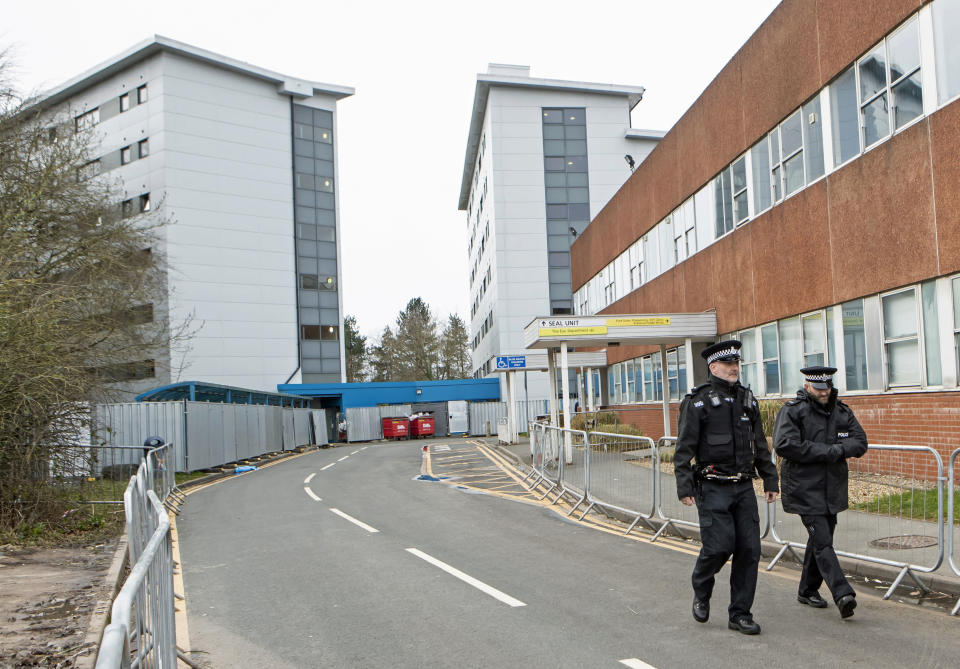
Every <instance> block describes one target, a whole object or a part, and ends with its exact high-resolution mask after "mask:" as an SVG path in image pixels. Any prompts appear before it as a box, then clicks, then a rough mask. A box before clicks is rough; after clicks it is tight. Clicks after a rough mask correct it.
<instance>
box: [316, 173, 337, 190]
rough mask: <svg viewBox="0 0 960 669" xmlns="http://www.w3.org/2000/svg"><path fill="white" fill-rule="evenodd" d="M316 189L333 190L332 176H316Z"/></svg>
mask: <svg viewBox="0 0 960 669" xmlns="http://www.w3.org/2000/svg"><path fill="white" fill-rule="evenodd" d="M317 190H319V191H323V192H324V193H332V192H333V177H318V178H317Z"/></svg>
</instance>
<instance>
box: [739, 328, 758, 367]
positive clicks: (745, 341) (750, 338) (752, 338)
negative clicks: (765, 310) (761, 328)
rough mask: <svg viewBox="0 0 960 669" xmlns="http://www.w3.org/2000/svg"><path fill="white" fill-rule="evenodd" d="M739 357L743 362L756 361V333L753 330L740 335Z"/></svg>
mask: <svg viewBox="0 0 960 669" xmlns="http://www.w3.org/2000/svg"><path fill="white" fill-rule="evenodd" d="M740 344H741V348H740V355H741V356H742V358H743V362H754V361H756V359H757V333H756V332H755V331H754V330H744V331H743V332H741V333H740Z"/></svg>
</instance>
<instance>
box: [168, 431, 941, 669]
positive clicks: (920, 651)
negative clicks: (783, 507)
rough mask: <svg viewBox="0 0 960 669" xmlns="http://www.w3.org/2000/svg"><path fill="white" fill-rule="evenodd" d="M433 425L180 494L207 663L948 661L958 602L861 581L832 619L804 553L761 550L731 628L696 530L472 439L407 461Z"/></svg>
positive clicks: (194, 613) (194, 628)
mask: <svg viewBox="0 0 960 669" xmlns="http://www.w3.org/2000/svg"><path fill="white" fill-rule="evenodd" d="M425 443H427V442H423V441H420V442H417V441H407V442H396V443H377V444H371V445H369V446H367V447H366V448H363V447H362V446H345V447H340V448H335V449H328V450H322V451H316V452H311V453H308V454H306V455H303V456H300V457H297V458H293V459H290V460H286V461H283V462H280V463H277V464H275V465H273V466H270V467H266V468H263V469H260V470H258V471H255V472H251V473H249V474H244V475H242V476H237V477H233V478H231V479H228V480H224V481H222V482H219V483H216V484H214V485H210V486H208V487H206V488H203V489H200V490H197V491H195V492H193V493H192V494H190V495H189V497H188V499H187V502H186V504H185V506H184V509H183V512H182V514H181V515H180V517H179V519H178V532H179V541H180V555H181V564H182V571H183V577H184V588H185V592H184V594H185V596H186V607H187V617H188V623H189V624H188V629H189V636H190V645H191V649H192V650H194V651H202V652H201V653H195V654H193V655H192V657H193V658H194V659H195V660H199V661H201V662H205V663H207V665H208V666H211V667H217V668H223V667H271V668H282V667H364V668H368V667H392V668H402V667H411V668H412V667H417V668H420V667H454V666H455V667H551V668H552V667H623V666H634V667H645V666H651V667H656V668H658V669H667V668H671V667H693V666H709V667H711V668H714V667H716V668H721V667H771V666H774V667H788V666H833V667H845V666H869V667H903V666H911V665H912V666H916V667H955V666H957V662H958V659H957V658H958V657H960V619H957V618H951V617H950V616H948V615H946V613H944V612H943V611H942V610H933V609H928V608H923V607H918V606H912V605H905V604H900V603H896V602H890V601H882V600H881V599H880V594H882V592H873V591H870V590H868V589H867V588H865V587H863V586H858V600H859V607H858V608H857V611H856V615H855V616H854V617H853V618H850V619H849V620H847V621H842V622H841V620H840V618H839V615H838V613H837V610H836V608H834V607H833V606H831V607H830V608H828V609H826V610H814V609H811V608H809V607H805V606H802V605H800V604H798V603H797V602H796V589H797V572H796V571H794V570H791V569H781V568H779V567H778V568H777V569H776V570H774V572H772V573H766V572H763V571H762V570H761V575H760V579H759V585H758V592H757V599H756V603H755V605H754V610H753V613H754V616H755V619H756V620H757V622H759V623H760V624H761V625H762V626H763V633H762V634H761V635H759V636H756V637H747V636H744V635H741V634H739V633H736V632H733V631H730V630H728V629H727V625H726V622H727V620H726V605H727V603H728V601H729V598H728V592H727V587H726V581H727V577H728V573H729V572H728V570H729V567H727V568H725V569H724V571H722V572H721V573H720V574H719V575H718V581H717V589H716V591H715V593H714V598H713V611H712V617H711V619H710V621H709V622H708V623H707V624H705V625H700V624H698V623H696V622H694V621H693V619H692V617H691V615H690V602H691V598H692V594H691V589H690V585H689V582H690V572H691V570H692V567H693V563H694V559H695V554H696V550H697V547H696V545H691V544H685V543H683V542H680V541H673V540H669V539H668V540H665V541H658V542H657V543H656V544H650V543H649V540H648V538H649V535H647V536H646V537H645V536H643V535H642V534H640V533H635V534H634V535H631V537H623V536H622V533H621V532H619V531H617V530H614V529H610V530H605V528H604V527H602V526H597V525H596V524H594V525H592V526H591V525H589V524H585V523H578V522H575V521H572V520H568V519H566V518H564V516H563V515H562V513H557V511H556V508H557V507H552V508H549V507H547V506H546V505H545V503H538V502H537V501H536V499H535V497H534V496H532V495H530V494H527V493H525V492H524V489H523V487H522V486H520V485H518V484H517V482H516V481H515V480H514V479H513V478H512V477H511V476H510V472H509V471H504V468H503V467H502V463H500V462H499V461H498V460H497V459H496V458H495V457H494V456H493V455H488V454H487V452H486V451H485V449H481V448H480V447H478V446H476V445H474V444H472V443H468V442H457V441H452V440H447V441H443V442H429V443H430V444H431V447H430V451H431V452H430V458H429V467H430V469H429V471H431V472H432V473H433V474H436V475H446V476H451V477H456V478H451V479H445V480H441V481H424V480H416V478H417V476H418V475H419V474H420V473H421V466H422V465H423V454H422V452H421V448H422V446H423V445H424V444H425ZM361 448H363V450H360V449H361ZM481 489H482V490H486V491H487V492H483V491H482V490H481ZM577 515H579V514H577ZM588 520H589V517H588ZM358 523H359V524H358ZM471 579H472V580H471ZM821 592H822V594H824V595H827V594H828V593H827V592H826V590H825V589H824V590H822V591H821Z"/></svg>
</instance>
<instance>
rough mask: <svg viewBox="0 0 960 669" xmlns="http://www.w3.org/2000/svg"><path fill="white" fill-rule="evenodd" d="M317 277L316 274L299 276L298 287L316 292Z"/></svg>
mask: <svg viewBox="0 0 960 669" xmlns="http://www.w3.org/2000/svg"><path fill="white" fill-rule="evenodd" d="M317 285H318V282H317V275H316V274H301V275H300V287H301V288H303V289H304V290H311V289H312V290H316V289H317Z"/></svg>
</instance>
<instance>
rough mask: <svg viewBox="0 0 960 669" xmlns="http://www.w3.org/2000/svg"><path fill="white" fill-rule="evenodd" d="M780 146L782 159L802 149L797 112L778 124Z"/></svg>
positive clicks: (801, 134)
mask: <svg viewBox="0 0 960 669" xmlns="http://www.w3.org/2000/svg"><path fill="white" fill-rule="evenodd" d="M780 145H781V146H782V147H783V156H784V157H786V156H789V155H790V154H791V153H793V152H794V151H796V150H798V149H800V148H802V147H803V133H802V128H801V120H800V112H799V111H798V112H796V113H795V114H794V115H793V116H791V117H789V118H788V119H787V120H786V121H784V122H783V123H781V124H780Z"/></svg>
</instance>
